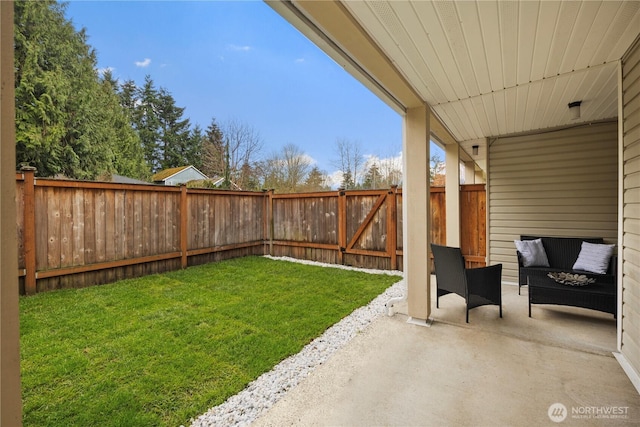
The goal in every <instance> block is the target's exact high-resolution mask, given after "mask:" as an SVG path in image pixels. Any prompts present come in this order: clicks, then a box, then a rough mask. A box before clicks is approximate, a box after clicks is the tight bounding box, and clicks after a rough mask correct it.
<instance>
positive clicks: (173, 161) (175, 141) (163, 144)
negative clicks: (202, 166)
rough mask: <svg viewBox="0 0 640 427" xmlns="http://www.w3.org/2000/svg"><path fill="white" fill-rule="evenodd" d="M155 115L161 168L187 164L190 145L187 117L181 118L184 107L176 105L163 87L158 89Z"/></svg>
mask: <svg viewBox="0 0 640 427" xmlns="http://www.w3.org/2000/svg"><path fill="white" fill-rule="evenodd" d="M155 110H156V111H157V117H158V120H159V122H160V141H159V143H158V149H159V151H160V156H161V159H162V160H161V168H162V169H168V168H174V167H177V166H185V165H188V164H189V158H190V151H191V147H190V146H189V144H190V142H191V139H190V137H189V136H190V135H189V133H190V131H189V127H190V123H189V119H183V118H182V116H183V115H184V108H183V107H177V106H176V102H175V100H174V99H173V96H172V95H171V94H170V93H169V92H168V91H167V90H166V89H164V88H160V90H159V91H158V99H157V101H156V109H155Z"/></svg>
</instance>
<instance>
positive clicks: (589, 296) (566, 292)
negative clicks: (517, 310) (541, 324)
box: [529, 276, 618, 318]
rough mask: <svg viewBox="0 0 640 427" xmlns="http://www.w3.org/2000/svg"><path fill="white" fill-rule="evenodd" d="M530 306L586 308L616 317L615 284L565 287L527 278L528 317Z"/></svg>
mask: <svg viewBox="0 0 640 427" xmlns="http://www.w3.org/2000/svg"><path fill="white" fill-rule="evenodd" d="M531 304H555V305H567V306H572V307H581V308H588V309H592V310H598V311H602V312H604V313H610V314H613V317H614V318H615V317H617V309H618V298H617V289H616V286H615V284H611V283H594V284H591V285H587V286H583V287H579V286H567V285H561V284H559V283H556V282H555V281H554V280H553V279H550V278H548V277H544V276H531V277H529V317H531Z"/></svg>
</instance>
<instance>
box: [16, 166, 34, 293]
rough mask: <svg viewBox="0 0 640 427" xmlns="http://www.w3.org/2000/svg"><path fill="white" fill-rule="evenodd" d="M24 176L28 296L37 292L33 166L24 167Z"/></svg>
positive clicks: (25, 259) (25, 277)
mask: <svg viewBox="0 0 640 427" xmlns="http://www.w3.org/2000/svg"><path fill="white" fill-rule="evenodd" d="M20 171H21V172H22V174H23V175H24V233H23V239H24V264H25V266H24V267H25V276H24V291H25V293H26V294H27V295H33V294H35V293H36V292H37V288H36V197H35V173H36V168H34V167H33V166H22V167H21V168H20Z"/></svg>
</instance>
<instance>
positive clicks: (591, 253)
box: [515, 236, 617, 316]
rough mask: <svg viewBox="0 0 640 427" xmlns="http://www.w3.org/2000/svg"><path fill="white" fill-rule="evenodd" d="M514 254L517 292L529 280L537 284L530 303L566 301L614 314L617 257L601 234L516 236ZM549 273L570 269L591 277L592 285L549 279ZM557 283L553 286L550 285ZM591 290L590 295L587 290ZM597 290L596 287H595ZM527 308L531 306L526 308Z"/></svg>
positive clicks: (530, 297)
mask: <svg viewBox="0 0 640 427" xmlns="http://www.w3.org/2000/svg"><path fill="white" fill-rule="evenodd" d="M515 244H516V254H517V256H518V279H519V280H518V294H520V288H521V287H522V286H524V285H530V284H531V283H536V284H540V285H541V288H538V289H536V291H537V292H543V289H544V288H547V289H548V290H549V291H550V292H549V293H548V295H546V294H545V295H542V296H541V295H540V294H539V293H538V294H537V295H535V297H533V298H532V293H534V292H532V291H533V290H532V289H529V301H530V304H531V303H542V304H558V305H570V306H575V307H584V308H590V309H595V310H600V311H605V312H609V313H612V314H613V315H614V316H615V315H616V300H617V298H616V294H617V257H616V255H615V254H614V253H613V252H614V245H607V244H604V240H603V239H602V238H582V237H546V236H520V240H519V241H518V240H516V241H515ZM549 273H572V274H581V275H585V276H587V277H588V278H590V279H595V284H594V285H593V286H590V287H589V286H585V287H584V288H582V287H577V286H573V287H572V286H567V285H561V284H557V286H555V285H556V284H555V283H553V286H552V285H551V284H550V283H552V282H553V280H552V279H550V278H548V274H549ZM552 287H557V289H555V290H554V289H551V288H552ZM591 290H594V291H593V292H591V294H590V295H585V294H588V293H589V292H590V291H591ZM596 290H597V291H596ZM529 310H531V308H529Z"/></svg>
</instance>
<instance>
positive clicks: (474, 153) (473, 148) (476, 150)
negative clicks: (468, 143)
mask: <svg viewBox="0 0 640 427" xmlns="http://www.w3.org/2000/svg"><path fill="white" fill-rule="evenodd" d="M478 148H479V147H478V146H477V145H474V146H472V147H471V149H472V150H473V155H474V156H477V155H478Z"/></svg>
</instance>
